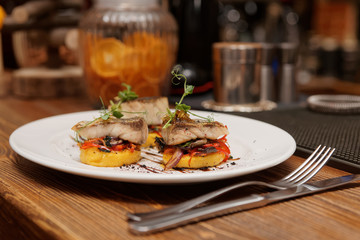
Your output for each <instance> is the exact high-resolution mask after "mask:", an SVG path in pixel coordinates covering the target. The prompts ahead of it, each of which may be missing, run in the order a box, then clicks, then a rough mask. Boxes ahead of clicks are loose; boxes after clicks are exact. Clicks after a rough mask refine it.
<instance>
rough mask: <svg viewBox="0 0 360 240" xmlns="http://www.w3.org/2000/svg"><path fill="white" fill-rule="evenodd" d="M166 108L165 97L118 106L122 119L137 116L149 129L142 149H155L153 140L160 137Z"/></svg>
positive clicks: (167, 103) (147, 98) (127, 102)
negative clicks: (141, 118) (142, 119)
mask: <svg viewBox="0 0 360 240" xmlns="http://www.w3.org/2000/svg"><path fill="white" fill-rule="evenodd" d="M115 101H116V103H117V102H118V101H120V100H119V97H117V98H115ZM113 104H114V103H113ZM109 108H111V106H109ZM168 108H169V101H168V98H167V97H144V98H136V99H133V100H130V101H126V102H123V103H121V105H120V109H121V110H122V114H123V117H124V118H131V117H133V116H139V117H143V118H144V119H145V121H146V123H147V125H148V128H149V129H148V131H149V134H148V138H147V141H146V142H145V143H144V144H143V145H142V147H145V148H148V147H150V148H153V147H155V138H156V137H161V133H160V132H161V128H162V126H161V123H162V117H163V116H164V114H165V113H166V111H167V109H168Z"/></svg>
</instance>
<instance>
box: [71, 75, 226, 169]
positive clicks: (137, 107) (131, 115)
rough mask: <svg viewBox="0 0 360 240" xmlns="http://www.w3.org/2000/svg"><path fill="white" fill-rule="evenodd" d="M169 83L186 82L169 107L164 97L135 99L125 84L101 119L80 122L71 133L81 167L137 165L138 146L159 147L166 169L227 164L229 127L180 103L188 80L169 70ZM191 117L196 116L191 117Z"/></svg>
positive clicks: (189, 91) (187, 89)
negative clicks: (87, 165) (181, 93)
mask: <svg viewBox="0 0 360 240" xmlns="http://www.w3.org/2000/svg"><path fill="white" fill-rule="evenodd" d="M172 74H173V76H174V77H173V80H174V79H178V80H181V79H182V78H183V79H184V94H183V96H182V97H181V99H180V101H179V102H177V103H176V104H175V111H174V112H172V111H171V110H170V109H169V103H168V99H167V98H166V97H149V98H138V96H137V94H136V93H134V92H133V91H131V87H130V86H129V85H126V84H124V86H125V87H126V89H125V90H124V91H121V92H119V93H118V96H117V97H116V98H115V99H114V101H115V102H113V101H110V105H109V106H108V108H107V109H103V113H102V115H101V116H100V117H99V118H97V119H95V120H93V121H90V122H89V121H88V122H86V121H82V122H79V123H78V124H76V125H75V126H74V127H73V128H72V130H74V131H75V132H76V133H77V136H78V138H80V140H78V141H79V146H80V151H81V153H80V160H81V162H83V163H86V164H90V165H94V166H103V167H116V166H123V165H129V164H133V163H136V162H137V161H139V160H140V159H141V148H143V149H145V148H149V147H151V148H152V147H155V146H156V147H157V149H158V150H159V152H160V153H162V156H163V158H162V161H163V164H164V166H165V167H164V170H165V171H166V170H170V169H173V168H191V169H199V168H207V167H214V166H217V165H219V164H221V163H222V162H226V161H227V160H228V159H229V158H230V157H231V156H230V149H229V146H228V143H227V139H226V136H227V135H228V134H229V130H228V128H227V127H226V126H225V125H224V124H222V123H220V122H217V121H214V120H213V118H212V117H202V116H198V115H196V114H193V113H192V112H191V111H190V109H191V107H190V106H188V105H186V104H183V103H182V101H183V99H184V97H185V96H187V95H189V94H192V92H193V89H194V86H192V85H187V84H186V77H185V76H184V75H183V74H179V73H178V70H173V71H172ZM190 115H194V116H196V117H197V118H196V119H192V118H190Z"/></svg>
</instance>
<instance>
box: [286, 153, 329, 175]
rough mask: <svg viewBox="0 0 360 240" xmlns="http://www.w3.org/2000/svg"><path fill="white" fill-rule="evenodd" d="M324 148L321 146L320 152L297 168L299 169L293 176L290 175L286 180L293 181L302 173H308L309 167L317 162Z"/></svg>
mask: <svg viewBox="0 0 360 240" xmlns="http://www.w3.org/2000/svg"><path fill="white" fill-rule="evenodd" d="M325 148H326V146H324V147H322V148H321V150H320V152H318V153H317V154H316V156H315V157H314V158H312V159H311V160H310V161H309V162H308V163H307V164H306V165H305V166H304V167H303V168H302V169H299V171H297V172H296V173H295V174H294V175H293V176H291V177H290V178H289V179H287V181H294V180H296V179H298V178H299V177H301V176H302V174H304V173H308V172H309V171H311V168H312V169H313V166H314V165H315V166H316V165H317V164H318V162H319V157H320V156H321V154H322V153H323V152H324V150H325ZM328 151H329V150H328ZM320 159H321V158H320ZM309 168H310V170H309Z"/></svg>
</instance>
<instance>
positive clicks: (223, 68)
mask: <svg viewBox="0 0 360 240" xmlns="http://www.w3.org/2000/svg"><path fill="white" fill-rule="evenodd" d="M261 48H262V46H261V44H259V43H244V42H218V43H214V44H213V71H214V72H213V74H214V97H215V101H216V102H217V103H224V104H250V103H256V102H258V101H259V100H260V74H259V73H260V63H261Z"/></svg>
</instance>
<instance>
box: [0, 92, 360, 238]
mask: <svg viewBox="0 0 360 240" xmlns="http://www.w3.org/2000/svg"><path fill="white" fill-rule="evenodd" d="M90 109H91V106H90V105H89V104H88V103H87V101H86V100H84V99H78V98H62V99H46V100H22V99H16V98H13V97H7V98H3V99H1V100H0V113H1V117H0V168H1V170H0V206H1V211H0V221H1V222H0V239H67V240H71V239H86V240H88V239H157V240H159V239H341V240H345V239H360V185H359V183H355V184H352V185H350V186H348V187H344V188H338V189H336V190H334V191H331V192H324V193H320V194H317V195H313V196H306V197H302V198H298V199H293V200H290V201H285V202H281V203H277V204H273V205H271V206H267V207H264V208H259V209H255V210H250V211H246V212H241V213H235V214H231V215H228V216H224V217H220V218H215V219H211V220H208V221H204V222H200V223H196V224H191V225H187V226H184V227H181V228H177V229H173V230H169V231H165V232H161V233H156V234H152V235H146V236H144V235H142V236H137V235H133V234H132V233H130V232H129V230H128V224H127V219H126V215H125V214H126V212H141V211H148V210H153V209H160V208H162V207H166V206H170V205H172V204H174V203H178V202H181V201H184V200H186V199H189V198H191V197H195V196H197V195H199V194H201V193H205V192H208V191H210V190H212V189H215V188H218V187H220V186H224V185H227V184H230V183H232V182H235V181H243V180H250V179H260V180H275V179H278V178H280V177H281V176H284V175H285V174H287V173H288V172H290V171H291V170H293V169H294V168H296V167H297V166H298V165H299V164H300V163H301V162H302V161H303V158H301V157H296V156H292V157H291V158H290V159H288V160H286V161H285V162H284V163H282V164H280V165H278V166H275V167H273V168H270V169H267V170H264V171H261V172H259V173H256V174H251V175H248V176H242V177H238V178H236V179H228V180H224V181H217V182H213V183H202V184H193V185H175V186H174V185H173V186H170V185H165V186H164V185H145V184H132V183H122V182H112V181H106V180H97V179H91V178H86V177H81V176H76V175H71V174H67V173H64V172H59V171H56V170H52V169H49V168H46V167H43V166H40V165H38V164H35V163H33V162H30V161H28V160H26V159H24V158H23V157H21V156H19V155H17V154H16V153H15V152H14V151H13V150H12V149H11V148H10V146H9V142H8V139H9V136H10V134H11V133H12V132H13V131H14V130H15V129H16V128H18V127H19V126H21V125H23V124H25V123H28V122H30V121H33V120H37V119H40V118H43V117H48V116H52V115H57V114H62V113H70V112H76V111H84V110H90ZM351 171H352V172H354V173H356V172H359V170H358V169H352V170H351ZM346 174H349V172H345V171H343V170H339V169H336V168H333V167H330V166H326V167H325V168H324V169H323V170H322V171H321V172H320V173H319V174H318V175H317V176H316V177H315V179H317V180H319V179H325V178H330V177H335V176H341V175H346ZM260 190H263V189H261V188H259V187H258V188H256V187H247V188H244V189H242V190H241V191H235V192H232V193H231V194H228V195H225V196H224V197H222V198H220V199H217V200H214V201H222V200H224V199H228V198H233V197H236V196H241V195H246V194H248V193H250V192H259V191H260Z"/></svg>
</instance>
